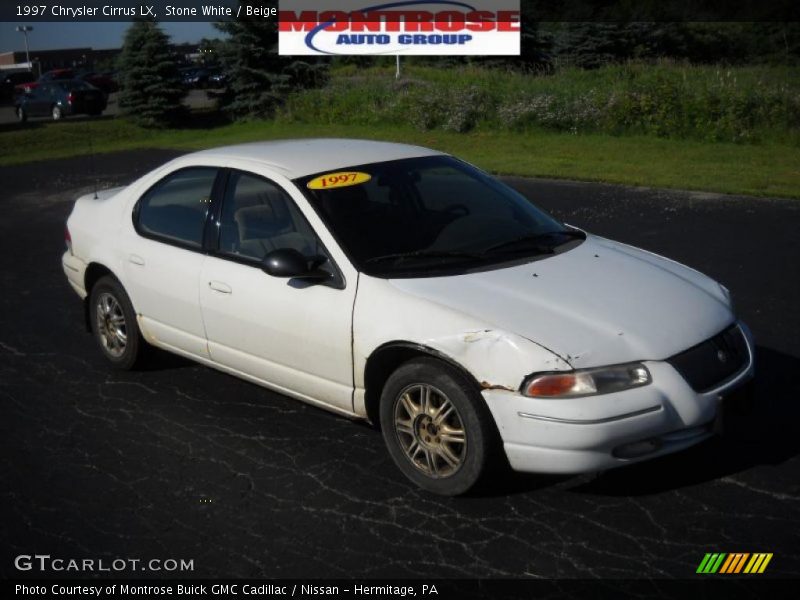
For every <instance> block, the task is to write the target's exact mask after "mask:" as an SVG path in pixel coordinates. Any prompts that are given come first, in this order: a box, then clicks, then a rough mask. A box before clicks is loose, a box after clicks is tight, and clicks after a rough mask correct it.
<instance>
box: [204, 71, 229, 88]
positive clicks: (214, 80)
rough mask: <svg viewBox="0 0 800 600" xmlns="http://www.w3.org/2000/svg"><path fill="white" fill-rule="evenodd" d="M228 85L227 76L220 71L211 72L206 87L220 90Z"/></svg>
mask: <svg viewBox="0 0 800 600" xmlns="http://www.w3.org/2000/svg"><path fill="white" fill-rule="evenodd" d="M226 85H228V76H227V75H226V74H225V73H223V72H222V71H211V72H210V73H209V75H208V87H210V88H222V87H225V86H226Z"/></svg>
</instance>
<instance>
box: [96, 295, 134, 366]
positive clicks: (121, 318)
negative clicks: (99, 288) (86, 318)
mask: <svg viewBox="0 0 800 600" xmlns="http://www.w3.org/2000/svg"><path fill="white" fill-rule="evenodd" d="M95 319H96V323H97V332H98V335H99V338H100V343H101V344H102V346H103V349H104V350H105V351H106V352H107V353H108V354H109V355H110V356H112V357H114V358H119V357H120V356H122V355H123V354H124V353H125V349H126V348H127V346H128V328H127V325H126V323H125V313H124V312H123V310H122V305H121V304H120V303H119V301H118V300H117V299H116V298H115V297H114V296H113V295H112V294H110V293H108V292H103V293H102V294H100V296H98V298H97V304H96V306H95Z"/></svg>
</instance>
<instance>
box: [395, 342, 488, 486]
mask: <svg viewBox="0 0 800 600" xmlns="http://www.w3.org/2000/svg"><path fill="white" fill-rule="evenodd" d="M380 421H381V429H382V430H383V437H384V441H385V442H386V446H387V448H388V449H389V454H390V455H391V456H392V459H393V460H394V462H395V464H397V466H398V467H399V468H400V470H401V471H402V472H403V473H404V474H405V475H406V477H408V478H409V479H410V480H411V481H413V482H414V483H416V484H417V485H418V486H420V487H422V488H424V489H426V490H428V491H430V492H433V493H436V494H442V495H446V496H455V495H458V494H463V493H464V492H466V491H468V490H469V489H470V488H472V487H473V486H474V485H475V484H476V483H477V482H478V481H479V480H480V479H481V477H482V476H483V475H484V474H485V473H486V472H487V471H488V468H489V466H490V465H491V463H492V461H493V458H492V457H493V448H495V444H496V436H497V433H496V430H495V428H494V423H493V420H492V417H491V414H490V413H489V411H488V409H487V408H486V405H485V404H484V403H483V399H482V398H481V397H480V394H479V393H478V391H477V390H475V389H474V385H473V384H471V383H470V382H469V381H468V380H467V379H466V377H465V376H464V375H463V374H461V373H460V372H459V371H458V370H456V369H455V368H453V367H451V366H450V365H448V364H447V363H444V362H442V361H438V360H435V359H428V358H421V359H416V360H413V361H410V362H407V363H405V364H404V365H402V366H401V367H399V368H398V369H397V370H396V371H395V372H394V373H393V374H392V375H391V376H390V377H389V379H388V381H387V382H386V385H385V386H384V389H383V393H382V395H381V406H380Z"/></svg>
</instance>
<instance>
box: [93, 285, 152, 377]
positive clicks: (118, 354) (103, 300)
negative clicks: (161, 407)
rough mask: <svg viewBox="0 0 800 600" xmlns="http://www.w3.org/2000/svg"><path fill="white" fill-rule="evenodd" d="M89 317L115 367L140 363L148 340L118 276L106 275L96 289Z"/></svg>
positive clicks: (127, 367)
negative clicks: (140, 329) (142, 333)
mask: <svg viewBox="0 0 800 600" xmlns="http://www.w3.org/2000/svg"><path fill="white" fill-rule="evenodd" d="M89 319H90V323H91V327H92V333H93V334H94V338H95V340H96V341H97V345H98V346H99V347H100V351H101V352H102V353H103V356H105V357H106V359H107V360H108V361H109V362H110V363H111V364H112V365H113V366H114V367H116V368H118V369H123V370H130V369H133V368H134V367H135V366H136V365H138V364H139V363H140V361H141V360H142V358H143V354H144V350H145V341H144V340H143V339H142V336H141V333H140V332H139V325H138V323H137V322H136V313H135V312H134V310H133V305H132V304H131V301H130V298H128V294H126V293H125V290H124V289H123V287H122V285H121V284H120V283H119V281H117V280H116V279H115V278H114V277H111V276H106V277H102V278H101V279H100V280H99V281H98V282H97V283H96V284H95V285H94V287H93V288H92V293H91V294H90V296H89Z"/></svg>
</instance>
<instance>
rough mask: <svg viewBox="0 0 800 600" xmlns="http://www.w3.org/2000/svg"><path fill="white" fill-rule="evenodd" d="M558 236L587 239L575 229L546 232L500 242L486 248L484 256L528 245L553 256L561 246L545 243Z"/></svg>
mask: <svg viewBox="0 0 800 600" xmlns="http://www.w3.org/2000/svg"><path fill="white" fill-rule="evenodd" d="M557 235H563V236H566V237H570V238H575V239H578V238H580V239H585V238H586V234H585V233H583V232H582V231H575V230H573V229H564V230H561V231H545V232H544V233H535V234H529V235H523V236H521V237H517V238H514V239H511V240H506V241H505V242H500V243H499V244H495V245H494V246H489V247H488V248H486V250H484V251H483V254H493V253H495V252H501V251H504V250H510V249H512V248H513V247H514V246H527V245H530V247H531V249H532V250H536V251H537V252H540V253H541V254H552V253H553V248H554V247H555V246H557V245H560V244H547V245H545V243H544V242H545V241H546V240H548V239H549V238H552V237H555V236H557Z"/></svg>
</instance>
